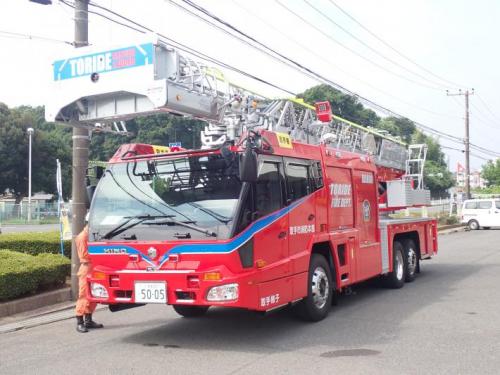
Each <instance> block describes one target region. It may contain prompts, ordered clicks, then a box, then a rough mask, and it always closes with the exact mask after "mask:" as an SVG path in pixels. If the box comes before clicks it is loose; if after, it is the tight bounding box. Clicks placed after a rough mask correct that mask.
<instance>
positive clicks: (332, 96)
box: [299, 85, 380, 127]
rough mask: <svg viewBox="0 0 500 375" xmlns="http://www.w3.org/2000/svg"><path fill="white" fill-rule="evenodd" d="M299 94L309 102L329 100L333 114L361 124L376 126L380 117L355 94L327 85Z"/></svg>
mask: <svg viewBox="0 0 500 375" xmlns="http://www.w3.org/2000/svg"><path fill="white" fill-rule="evenodd" d="M299 96H300V97H302V98H304V100H305V101H306V102H309V103H315V102H320V101H329V102H330V105H331V106H332V112H333V113H334V114H335V115H337V116H340V117H342V118H345V119H346V120H349V121H352V122H355V123H357V124H360V125H363V126H371V127H376V126H377V125H378V122H379V121H380V117H379V116H377V114H376V113H375V112H374V111H372V110H370V109H367V108H365V107H364V106H363V104H361V103H360V102H359V101H358V99H357V98H356V97H355V96H351V95H346V94H343V93H341V92H340V91H338V90H336V89H334V88H332V87H330V86H328V85H319V86H314V87H312V88H310V89H308V90H306V91H305V92H304V93H303V94H302V95H299Z"/></svg>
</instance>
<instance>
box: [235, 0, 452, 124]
mask: <svg viewBox="0 0 500 375" xmlns="http://www.w3.org/2000/svg"><path fill="white" fill-rule="evenodd" d="M233 5H236V6H237V7H240V8H241V9H243V10H244V11H245V12H248V13H250V14H251V15H253V16H254V17H255V18H257V19H258V20H260V21H261V22H262V23H263V24H265V25H266V26H268V27H269V28H271V29H273V30H274V31H275V32H276V33H278V34H280V35H282V36H283V37H284V38H286V39H287V40H288V41H289V42H291V43H294V44H295V45H297V46H299V47H301V48H302V49H304V50H305V51H307V52H308V53H310V54H311V55H312V56H315V57H316V58H318V59H319V60H322V61H323V62H325V63H326V64H328V65H330V66H332V67H334V68H335V69H337V70H339V71H340V72H342V73H343V74H345V75H348V76H350V77H351V78H353V79H355V80H356V81H358V82H361V83H362V84H364V85H366V86H368V87H370V88H371V89H372V90H375V91H378V92H380V93H381V94H383V95H386V96H387V97H390V98H392V99H394V100H396V101H398V102H400V103H403V104H404V105H406V106H408V107H411V108H414V109H418V110H420V111H423V112H426V113H429V114H431V115H434V116H439V117H447V118H454V119H457V118H459V117H457V116H453V115H449V114H445V113H438V112H434V111H432V110H429V109H427V108H424V107H420V106H419V105H416V104H415V103H410V102H407V101H406V100H403V99H401V98H400V97H398V96H396V95H393V94H391V93H389V92H387V91H384V90H381V89H380V88H379V87H377V86H374V85H372V84H370V83H369V82H367V81H365V80H362V79H360V78H359V77H358V76H356V75H355V74H352V73H350V72H348V71H346V70H344V69H342V68H340V67H339V66H338V65H335V64H334V63H333V62H331V61H330V60H327V59H326V58H325V56H323V55H321V54H319V53H317V52H316V51H314V50H313V49H311V48H309V47H307V46H306V45H304V44H302V43H300V42H298V41H297V40H295V39H293V38H290V36H288V35H287V34H286V33H284V32H283V31H281V30H280V29H279V28H277V27H275V26H273V25H272V24H271V23H269V22H267V21H266V20H264V19H263V18H262V17H260V16H259V15H258V14H257V13H255V12H254V11H253V10H252V9H250V8H247V7H246V6H243V5H242V4H239V3H238V2H237V1H234V2H233Z"/></svg>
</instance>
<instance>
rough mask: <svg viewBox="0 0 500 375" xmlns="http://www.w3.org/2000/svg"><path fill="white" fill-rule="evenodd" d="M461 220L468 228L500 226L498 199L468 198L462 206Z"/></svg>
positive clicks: (499, 200) (499, 201) (499, 203)
mask: <svg viewBox="0 0 500 375" xmlns="http://www.w3.org/2000/svg"><path fill="white" fill-rule="evenodd" d="M460 216H461V222H462V223H463V224H467V225H468V226H469V229H471V230H476V229H479V228H484V229H490V227H500V199H469V200H466V201H465V202H464V204H463V206H462V213H461V215H460Z"/></svg>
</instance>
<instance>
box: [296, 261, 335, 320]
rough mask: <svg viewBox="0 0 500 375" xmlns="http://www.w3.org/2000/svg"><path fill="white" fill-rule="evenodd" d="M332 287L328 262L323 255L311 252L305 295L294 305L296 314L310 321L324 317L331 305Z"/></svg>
mask: <svg viewBox="0 0 500 375" xmlns="http://www.w3.org/2000/svg"><path fill="white" fill-rule="evenodd" d="M332 288H333V282H332V273H331V271H330V266H329V265H328V262H327V261H326V259H325V257H324V256H322V255H319V254H313V255H312V257H311V263H310V264H309V276H308V284H307V296H306V297H304V298H303V299H302V301H300V302H299V303H298V304H297V305H296V306H295V309H296V310H295V311H296V312H297V315H298V316H299V317H300V318H302V319H304V320H308V321H311V322H317V321H320V320H322V319H324V318H326V316H327V315H328V312H329V311H330V307H331V305H332V296H333V290H332Z"/></svg>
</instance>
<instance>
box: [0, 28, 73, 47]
mask: <svg viewBox="0 0 500 375" xmlns="http://www.w3.org/2000/svg"><path fill="white" fill-rule="evenodd" d="M0 37H2V38H13V39H37V40H43V41H46V42H54V43H63V44H69V45H70V46H72V45H74V44H73V43H72V42H68V41H66V40H61V39H54V38H47V37H44V36H38V35H30V34H22V33H14V32H11V31H5V30H0Z"/></svg>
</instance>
